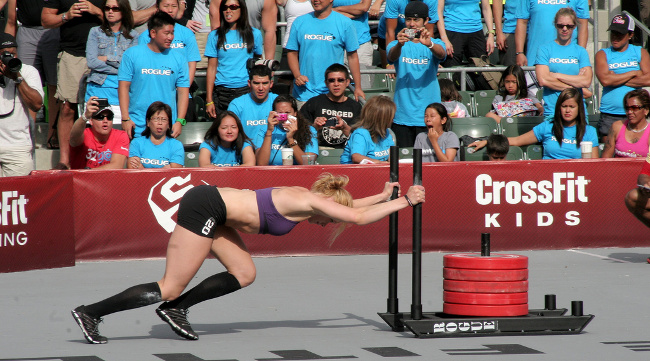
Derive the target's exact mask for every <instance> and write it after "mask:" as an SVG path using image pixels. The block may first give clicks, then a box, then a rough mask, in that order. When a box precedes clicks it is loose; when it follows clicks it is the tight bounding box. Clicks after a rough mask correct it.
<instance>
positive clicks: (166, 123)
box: [127, 101, 185, 169]
mask: <svg viewBox="0 0 650 361" xmlns="http://www.w3.org/2000/svg"><path fill="white" fill-rule="evenodd" d="M146 118H147V127H146V128H144V130H143V131H142V136H141V137H138V138H135V139H133V141H132V142H131V145H130V147H129V160H128V162H127V168H128V169H143V168H183V166H184V165H185V149H184V148H183V143H181V142H180V141H179V140H176V139H174V138H172V108H171V107H170V106H169V105H167V104H165V103H163V102H161V101H156V102H153V103H151V105H150V106H149V108H147V113H146Z"/></svg>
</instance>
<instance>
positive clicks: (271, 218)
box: [255, 188, 298, 236]
mask: <svg viewBox="0 0 650 361" xmlns="http://www.w3.org/2000/svg"><path fill="white" fill-rule="evenodd" d="M274 189H275V188H264V189H256V190H255V195H256V197H257V209H258V211H259V214H260V234H270V235H273V236H282V235H285V234H287V233H289V232H291V230H292V229H293V227H295V226H296V224H298V222H294V221H290V220H288V219H286V218H285V217H284V216H283V215H281V214H280V212H278V210H277V209H275V205H274V204H273V198H272V197H271V192H272V191H273V190H274Z"/></svg>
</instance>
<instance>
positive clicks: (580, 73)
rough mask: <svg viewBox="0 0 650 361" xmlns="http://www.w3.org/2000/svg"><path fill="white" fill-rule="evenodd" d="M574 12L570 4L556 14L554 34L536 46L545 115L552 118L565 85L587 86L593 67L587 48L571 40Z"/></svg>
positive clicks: (536, 61) (574, 19)
mask: <svg viewBox="0 0 650 361" xmlns="http://www.w3.org/2000/svg"><path fill="white" fill-rule="evenodd" d="M577 21H578V18H577V16H576V12H575V11H574V10H573V9H572V8H569V7H566V8H562V9H560V10H558V12H557V14H555V20H554V24H555V28H556V29H557V38H556V39H555V40H553V41H551V42H548V43H546V44H544V45H542V46H540V48H539V49H538V50H537V59H536V60H535V74H536V75H537V79H538V80H539V85H541V86H543V87H544V115H545V116H546V118H547V120H551V119H553V114H554V112H555V108H556V107H555V102H556V101H557V98H558V96H559V95H560V92H561V91H562V90H564V89H567V88H572V87H573V88H589V87H590V86H591V79H592V77H593V71H592V69H591V62H590V61H589V54H587V50H585V48H583V47H581V46H580V45H578V44H577V43H575V42H573V41H572V40H571V37H572V35H573V31H574V29H575V27H576V25H577Z"/></svg>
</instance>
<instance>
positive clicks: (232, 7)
mask: <svg viewBox="0 0 650 361" xmlns="http://www.w3.org/2000/svg"><path fill="white" fill-rule="evenodd" d="M239 8H240V6H239V5H235V4H231V5H224V6H223V8H222V10H223V11H226V9H230V10H232V11H235V10H239Z"/></svg>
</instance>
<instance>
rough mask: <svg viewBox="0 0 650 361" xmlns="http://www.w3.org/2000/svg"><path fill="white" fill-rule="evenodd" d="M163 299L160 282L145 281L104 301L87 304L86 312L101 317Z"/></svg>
mask: <svg viewBox="0 0 650 361" xmlns="http://www.w3.org/2000/svg"><path fill="white" fill-rule="evenodd" d="M160 301H162V296H161V295H160V287H159V286H158V282H151V283H143V284H141V285H137V286H133V287H131V288H127V289H126V290H124V291H122V292H120V293H118V294H116V295H115V296H111V297H109V298H107V299H105V300H103V301H99V302H97V303H93V304H92V305H88V306H85V312H86V313H88V314H89V315H91V316H94V317H101V316H104V315H108V314H111V313H115V312H119V311H124V310H130V309H132V308H138V307H143V306H148V305H150V304H152V303H158V302H160Z"/></svg>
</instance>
